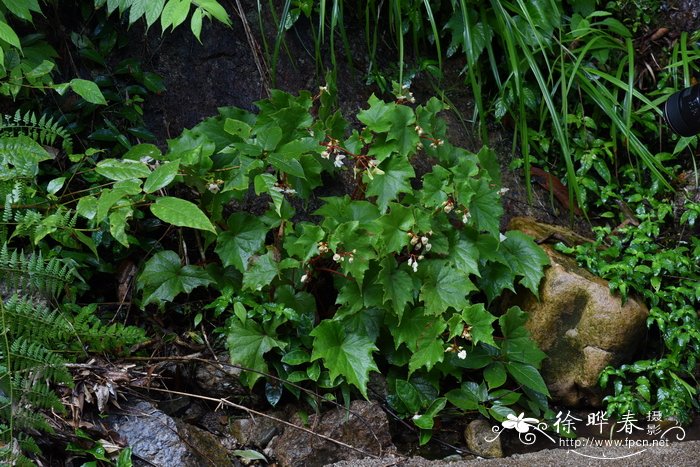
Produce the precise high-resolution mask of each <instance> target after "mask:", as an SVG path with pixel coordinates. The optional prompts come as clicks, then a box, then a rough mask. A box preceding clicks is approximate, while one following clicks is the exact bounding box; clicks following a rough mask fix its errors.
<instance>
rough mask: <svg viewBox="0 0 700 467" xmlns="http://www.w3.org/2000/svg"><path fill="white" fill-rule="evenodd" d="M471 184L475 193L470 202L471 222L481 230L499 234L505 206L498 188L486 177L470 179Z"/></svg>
mask: <svg viewBox="0 0 700 467" xmlns="http://www.w3.org/2000/svg"><path fill="white" fill-rule="evenodd" d="M469 185H470V187H471V189H472V190H474V194H473V196H472V198H471V200H470V202H469V212H470V214H471V224H472V225H474V226H475V227H476V228H477V229H479V231H481V232H483V231H486V232H488V233H490V234H491V235H493V236H496V237H497V236H498V233H499V231H498V227H499V222H500V219H501V216H502V215H503V206H502V204H501V199H500V197H499V196H498V190H497V189H496V188H494V187H490V186H489V182H488V181H487V180H486V179H483V178H480V179H478V180H475V179H472V180H469Z"/></svg>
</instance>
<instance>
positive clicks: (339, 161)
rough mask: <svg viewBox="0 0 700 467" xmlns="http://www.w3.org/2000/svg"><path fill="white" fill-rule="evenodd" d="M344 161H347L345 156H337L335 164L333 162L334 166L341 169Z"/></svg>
mask: <svg viewBox="0 0 700 467" xmlns="http://www.w3.org/2000/svg"><path fill="white" fill-rule="evenodd" d="M343 159H345V155H343V154H338V155H337V156H335V162H333V165H334V166H336V167H338V168H340V167H342V166H343Z"/></svg>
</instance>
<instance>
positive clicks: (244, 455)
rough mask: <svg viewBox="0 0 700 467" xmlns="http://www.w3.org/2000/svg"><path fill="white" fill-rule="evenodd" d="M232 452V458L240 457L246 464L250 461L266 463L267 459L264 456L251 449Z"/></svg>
mask: <svg viewBox="0 0 700 467" xmlns="http://www.w3.org/2000/svg"><path fill="white" fill-rule="evenodd" d="M232 452H233V455H234V456H236V457H240V458H241V459H243V460H244V461H246V463H250V461H263V462H265V463H267V458H266V457H265V456H263V455H262V454H260V453H259V452H258V451H254V450H252V449H235V450H234V451H232Z"/></svg>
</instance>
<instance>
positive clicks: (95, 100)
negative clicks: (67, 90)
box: [70, 78, 107, 105]
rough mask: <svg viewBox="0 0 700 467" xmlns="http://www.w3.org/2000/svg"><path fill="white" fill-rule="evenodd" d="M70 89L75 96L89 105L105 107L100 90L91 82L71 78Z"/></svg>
mask: <svg viewBox="0 0 700 467" xmlns="http://www.w3.org/2000/svg"><path fill="white" fill-rule="evenodd" d="M70 87H71V89H72V90H73V91H75V93H76V94H78V95H79V96H80V97H82V98H83V99H85V100H86V101H88V102H90V103H91V104H98V105H107V101H106V100H105V97H104V96H103V95H102V91H100V88H99V87H98V86H97V84H95V83H94V82H92V81H88V80H86V79H80V78H73V79H72V80H71V81H70Z"/></svg>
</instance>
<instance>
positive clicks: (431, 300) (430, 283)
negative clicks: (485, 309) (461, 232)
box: [420, 261, 476, 316]
mask: <svg viewBox="0 0 700 467" xmlns="http://www.w3.org/2000/svg"><path fill="white" fill-rule="evenodd" d="M425 262H426V263H427V264H426V269H427V272H426V274H424V280H423V287H422V288H421V291H420V299H421V300H423V302H424V303H425V312H426V314H428V315H436V316H437V315H441V314H442V313H443V312H445V311H446V310H447V309H448V308H449V307H453V308H455V309H457V310H461V309H462V308H464V307H465V306H467V299H466V295H467V294H468V293H469V292H471V291H472V290H475V289H476V287H475V286H474V284H473V283H472V281H470V280H469V277H467V275H466V274H464V273H462V272H460V271H458V270H456V269H455V268H453V267H449V266H447V265H446V263H445V262H444V261H425Z"/></svg>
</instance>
